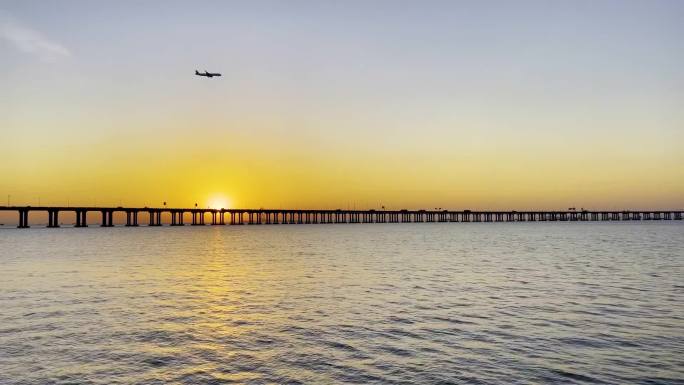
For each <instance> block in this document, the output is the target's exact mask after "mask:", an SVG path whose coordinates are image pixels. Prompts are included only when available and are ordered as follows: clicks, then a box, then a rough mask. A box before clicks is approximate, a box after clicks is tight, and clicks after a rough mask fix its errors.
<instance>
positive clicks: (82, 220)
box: [76, 210, 88, 227]
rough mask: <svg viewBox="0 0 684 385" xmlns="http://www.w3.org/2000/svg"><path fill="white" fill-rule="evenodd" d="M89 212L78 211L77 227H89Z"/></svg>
mask: <svg viewBox="0 0 684 385" xmlns="http://www.w3.org/2000/svg"><path fill="white" fill-rule="evenodd" d="M86 215H87V211H85V210H76V227H88V221H87V219H86V218H87V216H86Z"/></svg>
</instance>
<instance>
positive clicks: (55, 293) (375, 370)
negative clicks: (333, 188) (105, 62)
mask: <svg viewBox="0 0 684 385" xmlns="http://www.w3.org/2000/svg"><path fill="white" fill-rule="evenodd" d="M233 382H235V383H251V384H262V383H264V384H265V383H279V384H281V383H293V384H296V383H311V384H332V383H359V384H366V383H392V384H401V383H406V384H408V383H420V384H449V383H453V384H461V383H462V384H470V383H472V384H484V383H495V384H496V383H499V384H515V383H520V384H528V383H609V384H675V383H676V384H682V383H684V223H675V222H669V223H664V222H660V223H655V222H653V223H642V224H634V223H603V224H602V223H593V224H588V223H547V224H532V223H515V224H475V223H473V224H386V225H381V224H374V225H363V224H355V225H279V226H242V227H239V226H234V227H228V226H226V227H210V226H207V227H203V228H197V227H183V228H170V227H164V228H137V229H131V228H123V227H119V228H114V229H101V228H97V227H91V228H87V229H74V228H68V229H67V228H62V229H50V230H48V229H37V228H32V229H30V230H15V229H0V384H50V383H55V384H67V383H78V384H133V383H135V384H168V383H178V384H220V383H233Z"/></svg>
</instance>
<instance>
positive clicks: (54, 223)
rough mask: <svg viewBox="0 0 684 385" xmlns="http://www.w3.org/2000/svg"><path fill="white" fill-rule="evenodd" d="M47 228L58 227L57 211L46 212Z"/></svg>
mask: <svg viewBox="0 0 684 385" xmlns="http://www.w3.org/2000/svg"><path fill="white" fill-rule="evenodd" d="M47 227H59V210H48V226H47Z"/></svg>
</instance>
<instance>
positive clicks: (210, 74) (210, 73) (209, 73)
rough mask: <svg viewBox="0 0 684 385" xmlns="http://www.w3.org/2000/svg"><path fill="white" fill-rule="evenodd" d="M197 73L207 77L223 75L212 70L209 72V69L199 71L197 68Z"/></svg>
mask: <svg viewBox="0 0 684 385" xmlns="http://www.w3.org/2000/svg"><path fill="white" fill-rule="evenodd" d="M195 75H197V76H204V77H207V78H213V77H214V76H221V74H220V73H216V72H214V73H212V72H208V71H204V72H199V71H197V70H195Z"/></svg>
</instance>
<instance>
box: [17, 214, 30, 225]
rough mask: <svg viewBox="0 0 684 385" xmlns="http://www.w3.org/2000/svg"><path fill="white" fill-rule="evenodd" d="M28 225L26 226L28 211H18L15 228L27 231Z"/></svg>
mask: <svg viewBox="0 0 684 385" xmlns="http://www.w3.org/2000/svg"><path fill="white" fill-rule="evenodd" d="M29 227H31V226H29V224H28V210H19V224H18V225H17V228H19V229H28V228H29Z"/></svg>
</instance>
